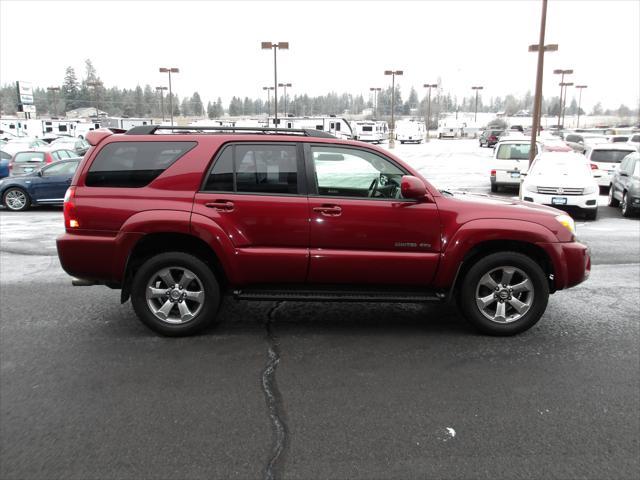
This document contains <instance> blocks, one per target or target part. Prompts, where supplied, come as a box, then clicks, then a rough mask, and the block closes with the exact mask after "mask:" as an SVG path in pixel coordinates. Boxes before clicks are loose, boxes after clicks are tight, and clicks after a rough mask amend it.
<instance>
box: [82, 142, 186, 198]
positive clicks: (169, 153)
mask: <svg viewBox="0 0 640 480" xmlns="http://www.w3.org/2000/svg"><path fill="white" fill-rule="evenodd" d="M196 144H197V143H196V142H114V143H110V144H108V145H106V146H105V147H104V148H103V149H102V150H100V153H98V156H97V157H96V158H95V160H94V161H93V163H92V164H91V168H90V169H89V173H87V178H86V181H85V183H86V184H87V186H90V187H128V188H136V187H144V186H145V185H147V184H149V183H150V182H152V181H153V180H155V179H156V178H157V177H158V176H159V175H160V174H161V173H162V172H164V171H165V170H166V169H167V168H169V167H170V166H171V165H172V164H173V163H174V162H175V161H176V160H178V159H179V158H180V157H182V156H183V155H184V154H185V153H187V152H188V151H189V150H191V149H192V148H193V147H195V146H196Z"/></svg>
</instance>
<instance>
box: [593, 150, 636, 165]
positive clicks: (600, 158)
mask: <svg viewBox="0 0 640 480" xmlns="http://www.w3.org/2000/svg"><path fill="white" fill-rule="evenodd" d="M632 151H633V150H594V151H593V152H592V153H591V161H592V162H603V163H620V162H621V161H622V159H623V158H624V157H626V156H627V155H629V153H630V152H632Z"/></svg>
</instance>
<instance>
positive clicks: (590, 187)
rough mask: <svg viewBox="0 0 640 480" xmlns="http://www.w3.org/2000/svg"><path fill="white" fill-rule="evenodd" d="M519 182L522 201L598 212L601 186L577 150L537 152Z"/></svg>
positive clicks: (590, 215)
mask: <svg viewBox="0 0 640 480" xmlns="http://www.w3.org/2000/svg"><path fill="white" fill-rule="evenodd" d="M525 175H526V176H525V178H524V181H523V182H522V185H520V200H524V201H527V202H535V203H540V204H542V205H551V206H553V207H556V208H566V209H574V210H580V211H582V212H583V213H584V214H585V216H586V217H587V218H588V219H591V220H595V219H596V216H597V215H598V193H599V192H598V185H597V183H596V181H595V179H594V178H593V176H592V175H591V172H590V170H589V164H588V163H587V162H586V161H585V159H584V156H583V155H580V154H579V153H575V152H543V153H541V154H540V155H538V156H537V157H536V158H535V160H534V161H533V164H532V165H531V168H530V169H529V172H527V173H526V174H525Z"/></svg>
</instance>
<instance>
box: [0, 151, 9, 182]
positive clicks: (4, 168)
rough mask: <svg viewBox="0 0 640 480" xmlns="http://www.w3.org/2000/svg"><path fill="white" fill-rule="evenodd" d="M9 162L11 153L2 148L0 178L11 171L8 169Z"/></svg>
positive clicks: (0, 152)
mask: <svg viewBox="0 0 640 480" xmlns="http://www.w3.org/2000/svg"><path fill="white" fill-rule="evenodd" d="M10 162H11V155H9V154H8V153H7V152H5V151H4V150H0V178H4V177H8V176H9V174H10V173H11V170H10V169H9V163H10Z"/></svg>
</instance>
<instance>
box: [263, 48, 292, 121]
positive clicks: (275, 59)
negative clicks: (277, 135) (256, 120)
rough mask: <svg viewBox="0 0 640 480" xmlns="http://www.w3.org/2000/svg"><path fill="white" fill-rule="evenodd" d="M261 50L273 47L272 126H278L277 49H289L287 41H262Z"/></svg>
mask: <svg viewBox="0 0 640 480" xmlns="http://www.w3.org/2000/svg"><path fill="white" fill-rule="evenodd" d="M261 46H262V49H263V50H270V49H273V90H274V92H273V106H274V121H273V123H274V126H275V128H278V56H277V51H278V49H280V50H289V42H279V43H272V42H262V43H261Z"/></svg>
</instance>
